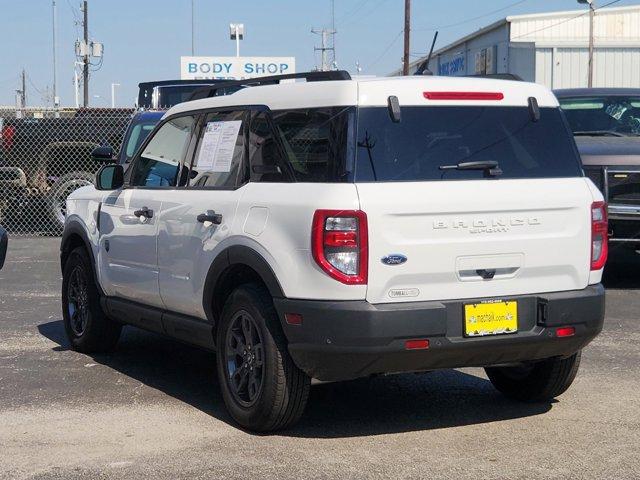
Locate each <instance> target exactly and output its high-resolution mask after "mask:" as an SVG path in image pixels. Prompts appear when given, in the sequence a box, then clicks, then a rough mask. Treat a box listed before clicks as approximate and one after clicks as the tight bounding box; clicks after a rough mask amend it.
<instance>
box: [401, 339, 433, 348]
mask: <svg viewBox="0 0 640 480" xmlns="http://www.w3.org/2000/svg"><path fill="white" fill-rule="evenodd" d="M404 348H406V349H407V350H424V349H426V348H429V340H427V339H426V338H424V339H419V340H407V341H406V342H404Z"/></svg>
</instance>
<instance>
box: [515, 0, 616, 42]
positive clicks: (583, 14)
mask: <svg viewBox="0 0 640 480" xmlns="http://www.w3.org/2000/svg"><path fill="white" fill-rule="evenodd" d="M621 1H622V0H613V1H612V2H609V3H606V4H604V5H602V6H601V7H598V8H596V9H595V10H596V11H598V10H602V9H603V8H606V7H608V6H610V5H613V4H614V3H618V2H621ZM588 14H589V10H585V11H584V12H582V13H579V14H578V15H575V16H573V17H570V18H565V19H564V20H561V21H559V22H556V23H553V24H551V25H547V26H546V27H542V28H539V29H537V30H532V31H530V32H527V33H523V34H521V35H517V36H515V37H512V38H511V40H515V39H516V38H521V37H526V36H528V35H531V34H533V33H538V32H542V31H544V30H548V29H550V28H553V27H557V26H558V25H562V24H563V23H567V22H570V21H572V20H575V19H576V18H580V17H584V16H585V15H588Z"/></svg>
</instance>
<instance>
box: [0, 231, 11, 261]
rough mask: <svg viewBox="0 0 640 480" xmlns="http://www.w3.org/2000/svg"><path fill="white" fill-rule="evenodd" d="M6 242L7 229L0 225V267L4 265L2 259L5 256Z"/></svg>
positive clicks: (7, 239)
mask: <svg viewBox="0 0 640 480" xmlns="http://www.w3.org/2000/svg"><path fill="white" fill-rule="evenodd" d="M7 243H9V237H8V236H7V231H6V230H5V229H4V228H2V227H0V269H2V267H3V266H4V259H5V257H6V256H7Z"/></svg>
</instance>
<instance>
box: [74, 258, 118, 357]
mask: <svg viewBox="0 0 640 480" xmlns="http://www.w3.org/2000/svg"><path fill="white" fill-rule="evenodd" d="M62 316H63V319H64V329H65V332H66V334H67V338H68V339H69V343H71V347H72V348H73V349H74V350H76V351H78V352H82V353H102V352H108V351H111V350H113V349H114V348H115V346H116V343H118V339H119V338H120V332H121V330H122V325H120V324H119V323H116V322H114V321H112V320H110V319H109V318H107V316H106V315H105V313H104V311H103V310H102V307H101V306H100V294H99V293H98V288H97V286H96V283H95V280H94V276H93V267H92V265H91V261H90V259H89V255H88V254H87V252H86V250H85V249H84V248H83V247H78V248H76V249H75V250H73V251H72V252H71V253H70V254H69V258H68V259H67V262H66V263H65V265H64V269H63V274H62Z"/></svg>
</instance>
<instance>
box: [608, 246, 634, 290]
mask: <svg viewBox="0 0 640 480" xmlns="http://www.w3.org/2000/svg"><path fill="white" fill-rule="evenodd" d="M602 283H603V285H604V286H605V287H606V288H614V289H625V290H638V289H640V254H638V253H637V252H636V251H635V250H633V249H632V248H629V247H628V246H626V245H619V244H618V245H616V244H612V245H610V252H609V259H608V261H607V266H606V267H605V269H604V275H603V277H602Z"/></svg>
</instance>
